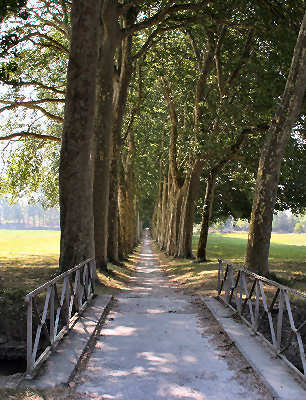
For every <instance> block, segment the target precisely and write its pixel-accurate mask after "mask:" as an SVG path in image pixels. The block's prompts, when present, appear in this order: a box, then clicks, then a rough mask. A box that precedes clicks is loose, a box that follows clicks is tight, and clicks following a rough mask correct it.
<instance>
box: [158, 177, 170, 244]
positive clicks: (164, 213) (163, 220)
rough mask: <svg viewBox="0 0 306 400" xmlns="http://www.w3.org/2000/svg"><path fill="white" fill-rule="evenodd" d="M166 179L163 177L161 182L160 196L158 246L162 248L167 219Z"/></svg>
mask: <svg viewBox="0 0 306 400" xmlns="http://www.w3.org/2000/svg"><path fill="white" fill-rule="evenodd" d="M167 204H168V179H167V177H165V180H164V184H163V198H162V209H161V226H160V236H159V238H158V243H159V246H160V248H161V249H162V250H164V249H165V246H166V237H167V226H168V224H167V219H168V208H167Z"/></svg>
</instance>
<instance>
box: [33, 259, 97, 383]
mask: <svg viewBox="0 0 306 400" xmlns="http://www.w3.org/2000/svg"><path fill="white" fill-rule="evenodd" d="M95 276H96V273H95V260H94V259H92V258H91V259H88V260H86V261H84V262H82V263H80V264H78V265H77V266H76V267H74V268H71V269H69V270H68V271H66V272H64V273H62V274H61V275H58V276H57V277H56V278H54V279H52V280H50V281H49V282H46V283H45V284H44V285H42V286H40V287H38V288H37V289H35V290H33V291H32V292H30V293H29V294H28V295H27V296H26V298H25V301H26V303H27V371H26V376H27V377H31V376H32V375H33V373H34V372H35V371H36V370H37V368H38V367H39V366H40V364H41V363H42V362H43V361H44V360H45V359H46V358H47V357H48V356H49V354H50V353H51V351H52V350H53V349H54V348H55V346H56V344H57V343H58V342H59V341H60V340H61V339H62V338H63V336H64V335H65V334H66V333H67V332H68V331H69V330H70V329H72V328H73V326H74V323H75V321H76V320H77V319H78V317H79V315H80V313H81V312H82V311H83V310H84V309H85V308H86V306H87V304H88V302H89V301H90V300H91V299H92V297H93V296H94V293H95ZM42 304H44V305H43V307H42ZM33 319H35V320H36V324H33ZM34 326H35V327H36V331H35V332H34V331H33V328H34ZM34 329H35V328H34Z"/></svg>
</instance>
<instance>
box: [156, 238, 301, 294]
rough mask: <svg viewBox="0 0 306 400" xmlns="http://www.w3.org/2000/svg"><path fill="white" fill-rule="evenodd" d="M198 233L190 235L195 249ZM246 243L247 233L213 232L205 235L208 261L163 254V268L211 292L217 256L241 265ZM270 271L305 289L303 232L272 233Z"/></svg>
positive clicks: (201, 291)
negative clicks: (168, 257)
mask: <svg viewBox="0 0 306 400" xmlns="http://www.w3.org/2000/svg"><path fill="white" fill-rule="evenodd" d="M197 242H198V236H194V239H193V249H194V252H195V253H196V248H197ZM246 243H247V233H246V232H243V233H241V232H239V233H231V234H219V233H213V234H210V235H209V238H208V249H207V257H208V260H209V261H208V262H207V263H202V264H198V263H195V262H194V261H192V260H177V259H174V260H171V261H170V262H168V263H167V259H166V258H165V257H163V256H161V257H163V261H164V268H165V269H166V271H167V272H168V273H169V274H170V275H171V276H172V278H173V279H174V280H175V281H177V282H178V283H180V284H181V285H183V287H185V288H186V289H192V290H195V291H197V292H198V293H199V294H215V290H216V282H217V268H218V264H217V260H218V258H222V259H224V260H226V261H231V262H232V263H235V264H239V265H242V264H243V260H244V255H245V248H246ZM269 264H270V272H271V273H272V274H274V275H275V277H276V278H277V279H278V280H279V281H281V282H282V283H283V284H286V285H288V286H291V287H294V288H295V289H297V290H300V291H302V292H305V293H306V234H277V233H273V234H272V239H271V250H270V259H269Z"/></svg>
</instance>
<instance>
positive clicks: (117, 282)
mask: <svg viewBox="0 0 306 400" xmlns="http://www.w3.org/2000/svg"><path fill="white" fill-rule="evenodd" d="M59 246H60V232H59V231H50V230H45V231H44V230H0V290H1V289H6V290H8V289H13V290H14V289H21V288H22V289H23V291H25V292H30V291H31V290H33V289H35V288H36V287H38V286H40V285H41V284H43V283H45V282H46V281H48V280H49V279H50V276H51V275H53V274H54V273H55V272H56V269H57V268H58V258H59ZM134 264H135V262H134V261H133V256H131V257H130V259H129V261H127V262H126V263H125V267H117V266H112V265H110V268H111V270H113V271H115V273H116V274H114V275H112V276H109V277H105V276H103V275H102V274H99V273H98V276H99V278H100V281H101V283H103V284H104V286H105V287H104V289H103V290H104V292H112V291H113V289H114V290H117V289H120V288H122V287H124V286H125V284H126V281H127V280H128V279H129V277H130V275H131V274H132V272H133V269H134Z"/></svg>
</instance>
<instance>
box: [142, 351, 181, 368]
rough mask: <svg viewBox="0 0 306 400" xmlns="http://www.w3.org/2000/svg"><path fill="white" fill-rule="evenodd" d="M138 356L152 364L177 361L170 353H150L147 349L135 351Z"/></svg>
mask: <svg viewBox="0 0 306 400" xmlns="http://www.w3.org/2000/svg"><path fill="white" fill-rule="evenodd" d="M137 357H138V358H143V359H145V360H146V361H149V362H150V364H152V365H160V364H167V363H173V364H175V363H177V362H178V360H177V358H176V357H175V356H174V355H173V354H171V353H158V354H156V353H152V352H149V351H144V352H142V353H137Z"/></svg>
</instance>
